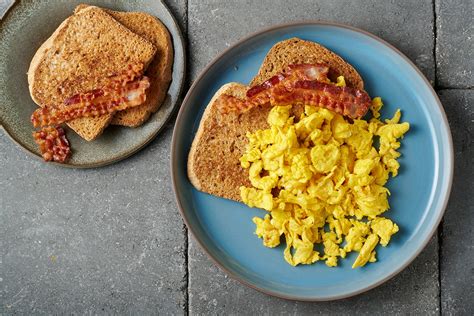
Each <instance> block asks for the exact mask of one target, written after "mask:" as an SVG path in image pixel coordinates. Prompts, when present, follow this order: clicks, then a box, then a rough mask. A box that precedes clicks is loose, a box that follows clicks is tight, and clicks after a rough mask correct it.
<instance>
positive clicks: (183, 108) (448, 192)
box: [170, 20, 454, 302]
mask: <svg viewBox="0 0 474 316" xmlns="http://www.w3.org/2000/svg"><path fill="white" fill-rule="evenodd" d="M314 25H320V26H333V27H338V28H342V29H347V30H350V31H354V32H357V33H361V34H363V35H366V36H368V37H370V38H371V39H373V40H375V41H377V42H379V43H381V44H383V45H385V46H387V47H388V48H389V49H391V50H392V51H393V52H394V53H395V54H397V55H398V56H400V57H401V58H402V59H403V60H404V61H405V62H407V63H408V65H409V66H411V67H412V68H413V69H414V70H415V72H416V73H417V74H418V75H419V76H420V77H421V79H422V80H423V81H424V83H425V84H426V86H427V87H428V90H429V92H430V94H431V95H432V96H433V97H434V99H435V101H436V102H435V103H436V106H437V107H438V108H439V110H440V113H441V120H442V121H443V123H444V125H445V126H446V127H447V130H446V131H447V143H448V146H449V148H447V149H446V150H447V159H449V166H448V170H446V171H447V175H448V179H447V187H446V191H445V192H444V193H445V197H444V200H443V201H442V203H440V206H438V209H440V211H439V212H438V214H437V218H436V220H435V222H434V225H433V227H432V228H431V229H430V231H429V233H428V235H427V237H426V239H425V240H423V241H422V243H421V245H420V246H419V247H418V249H417V250H416V251H415V253H414V254H413V255H412V256H411V257H410V258H409V259H408V260H407V261H406V262H405V263H404V264H402V265H401V266H400V267H398V268H397V269H395V270H393V271H391V272H390V273H389V274H387V275H386V276H385V277H383V278H382V279H380V280H378V281H377V282H374V283H373V284H370V285H369V286H366V287H363V288H361V289H358V290H355V291H351V292H348V293H346V294H342V295H332V296H328V297H324V298H320V297H312V298H308V297H301V296H298V295H293V296H292V295H282V294H281V293H278V292H274V291H271V290H268V289H264V288H261V287H259V286H257V285H254V284H252V283H250V282H249V281H247V280H245V279H243V278H241V277H239V276H238V275H236V274H235V273H234V272H232V271H231V270H230V269H228V268H227V267H225V266H224V265H223V264H221V263H220V262H219V261H218V259H217V258H215V257H214V256H213V255H212V254H211V253H210V252H209V251H208V249H207V248H206V246H205V244H204V243H203V241H201V240H200V238H198V236H197V234H196V233H195V231H194V229H193V228H192V226H191V225H190V224H189V221H188V218H187V216H186V213H185V211H184V208H183V205H182V204H181V201H180V199H179V197H178V190H179V188H178V186H177V172H176V170H177V169H178V168H179V166H177V163H176V161H177V160H176V156H177V133H178V129H179V128H178V126H180V125H181V120H182V116H183V115H184V114H183V113H184V112H185V111H186V110H187V108H188V107H190V105H189V104H188V102H189V98H190V97H191V93H192V92H193V91H194V89H195V87H196V85H197V83H198V82H199V81H201V79H202V78H203V77H204V75H205V74H207V72H208V71H209V69H210V68H211V67H212V66H214V64H216V63H217V62H218V61H219V60H220V59H221V58H222V57H223V56H224V55H226V54H227V53H228V52H230V51H231V50H232V49H234V48H236V47H238V46H240V45H241V44H243V43H244V42H246V41H248V40H250V39H252V38H254V37H256V36H259V35H262V34H264V33H267V32H271V31H274V30H278V29H285V28H289V27H295V26H314ZM433 106H435V105H433ZM170 158H171V159H170V167H171V168H170V169H171V181H172V187H173V193H174V196H175V200H176V204H177V205H178V209H179V212H180V214H181V217H182V218H183V220H184V222H185V224H186V227H187V229H188V230H189V231H190V232H191V234H192V236H193V237H194V240H196V241H197V243H198V244H199V246H200V247H201V249H202V250H204V252H205V253H206V254H207V256H208V258H211V260H212V261H213V262H214V264H215V265H217V266H218V267H219V268H220V269H221V270H222V271H224V272H225V273H226V274H227V275H229V276H230V277H232V278H233V279H234V280H237V281H239V282H240V283H241V284H243V285H246V286H247V287H250V288H252V289H254V290H257V291H259V292H262V293H264V294H267V295H270V296H274V297H278V298H282V299H286V300H292V301H302V302H325V301H334V300H339V299H345V298H349V297H353V296H356V295H359V294H361V293H364V292H367V291H369V290H371V289H373V288H375V287H378V286H380V285H381V284H383V283H385V282H387V281H388V280H390V279H392V278H393V277H394V276H396V275H397V274H399V273H400V272H401V271H403V270H404V269H405V268H406V267H408V266H409V265H410V264H411V263H412V262H413V260H415V258H417V257H418V256H419V254H420V253H421V252H422V251H423V249H425V248H426V245H427V244H428V243H429V241H430V240H431V238H432V237H433V235H434V234H435V232H436V231H437V229H438V227H439V224H440V222H441V219H442V218H443V215H444V213H445V210H446V207H447V204H448V201H449V197H450V195H451V191H452V183H453V173H454V149H453V140H452V133H451V129H450V126H449V122H448V120H447V116H446V112H445V111H444V108H443V106H442V103H441V101H440V99H439V97H438V95H437V93H436V91H435V90H434V88H433V86H432V85H431V83H430V82H429V81H428V79H427V78H426V76H425V75H424V74H423V73H422V72H421V70H420V69H419V68H418V67H417V66H416V65H415V64H414V63H413V62H412V61H411V60H410V59H409V58H408V57H407V56H406V55H405V54H404V53H402V52H401V51H400V50H399V49H397V48H396V47H395V46H393V45H392V44H390V43H388V42H387V41H385V40H383V39H381V38H380V37H378V36H376V35H374V34H372V33H370V32H368V31H365V30H363V29H360V28H357V27H354V26H350V25H347V24H344V23H338V22H332V21H324V20H304V21H300V22H289V23H280V24H276V25H272V26H270V27H265V28H263V29H260V30H258V31H256V32H253V33H250V34H249V35H247V36H244V37H243V38H241V39H240V40H238V41H236V42H235V43H234V44H233V45H231V46H229V47H228V48H226V49H225V50H223V51H222V52H221V53H219V54H218V55H217V56H216V57H214V58H213V59H212V61H211V62H209V63H208V64H207V65H206V67H205V68H204V69H203V70H202V71H201V72H200V73H199V75H198V76H197V77H196V79H195V80H194V81H193V84H192V85H191V87H190V88H189V90H188V91H187V93H186V96H185V98H184V100H183V102H182V104H181V107H180V109H179V112H178V115H177V117H176V121H175V125H174V128H173V135H172V139H171V156H170ZM445 181H446V180H445Z"/></svg>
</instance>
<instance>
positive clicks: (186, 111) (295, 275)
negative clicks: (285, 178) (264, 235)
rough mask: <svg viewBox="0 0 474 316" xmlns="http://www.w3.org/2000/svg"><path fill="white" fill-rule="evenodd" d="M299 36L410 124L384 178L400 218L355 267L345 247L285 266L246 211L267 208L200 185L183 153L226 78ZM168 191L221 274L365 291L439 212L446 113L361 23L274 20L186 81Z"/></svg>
mask: <svg viewBox="0 0 474 316" xmlns="http://www.w3.org/2000/svg"><path fill="white" fill-rule="evenodd" d="M291 37H299V38H302V39H305V40H311V41H315V42H319V43H321V44H323V45H324V46H326V47H328V48H329V49H331V50H333V51H334V52H336V53H338V54H340V55H341V56H342V57H343V58H344V59H345V60H347V61H348V62H349V63H351V64H352V65H353V66H354V67H355V68H356V69H357V70H358V71H359V73H360V74H361V75H362V77H363V79H364V82H365V88H366V90H367V91H368V92H369V94H370V95H371V96H381V97H382V99H383V100H384V104H385V105H384V108H383V109H382V117H383V118H386V117H391V116H392V115H393V113H394V112H395V111H396V109H397V108H400V109H401V110H402V113H403V114H402V119H403V121H407V122H410V125H411V128H410V131H409V132H408V133H407V134H406V135H405V138H404V139H403V141H402V146H401V148H400V152H401V153H402V157H401V158H400V160H399V161H400V164H401V167H400V173H399V175H398V177H396V178H394V179H391V180H390V181H389V182H388V185H387V186H388V188H389V189H390V192H391V193H392V194H391V196H390V198H389V201H390V206H391V208H390V210H389V211H388V212H387V213H384V216H387V217H389V218H391V219H393V220H394V221H395V222H396V223H397V224H398V225H399V227H400V231H399V233H397V234H396V235H394V236H393V238H392V240H391V242H390V245H389V246H388V247H381V246H378V247H377V262H376V263H371V264H368V265H367V266H364V267H363V268H359V269H352V268H351V265H352V262H353V261H354V260H355V257H356V256H357V254H356V253H350V254H349V255H348V258H347V259H345V260H340V265H339V266H338V267H336V268H329V267H327V266H326V265H325V264H324V263H321V262H317V263H315V264H313V265H303V266H297V267H292V266H290V265H289V264H288V263H287V262H285V260H284V258H283V249H284V245H280V246H279V247H276V248H266V247H264V246H263V245H262V240H261V239H259V238H257V236H256V235H255V234H254V230H255V225H254V224H253V222H252V217H254V216H259V217H263V216H264V215H265V214H266V213H267V212H266V211H264V210H260V209H256V208H249V207H247V206H246V205H244V204H242V203H237V202H234V201H230V200H225V199H222V198H219V197H215V196H211V195H209V194H205V193H202V192H199V191H197V190H196V189H195V188H194V187H193V186H192V185H191V183H190V182H189V179H188V177H187V174H186V162H187V158H188V153H189V149H190V147H191V143H192V140H193V138H194V135H195V133H196V130H197V128H198V126H199V122H200V120H201V117H202V114H203V112H204V109H205V108H206V105H207V104H208V102H209V100H210V99H211V98H212V96H213V95H214V93H215V92H216V91H217V90H218V89H219V88H220V87H221V86H222V85H223V84H225V83H227V82H233V81H234V82H242V83H248V82H250V80H251V79H252V78H253V77H254V76H255V74H256V73H257V71H258V69H259V67H260V65H261V64H262V61H263V59H264V57H265V55H266V54H267V52H268V51H269V49H270V48H271V47H272V46H273V45H274V44H275V43H277V42H279V41H282V40H285V39H288V38H291ZM171 166H172V175H173V178H172V179H173V183H174V189H175V194H176V197H177V201H178V205H179V208H180V210H181V212H182V214H183V218H184V220H185V221H186V223H187V226H188V228H189V230H190V231H191V232H192V233H193V234H194V236H195V239H196V240H197V241H198V242H199V243H200V244H201V246H202V247H203V249H204V250H205V251H206V252H207V253H208V254H209V256H210V257H211V258H212V259H214V261H215V262H216V263H217V264H219V265H220V266H221V267H222V268H223V269H225V270H226V271H227V273H228V274H229V275H231V276H233V277H235V278H236V279H238V280H240V281H242V282H243V283H245V284H247V285H249V286H252V287H254V288H256V289H258V290H260V291H263V292H265V293H268V294H271V295H275V296H279V297H284V298H288V299H296V300H309V301H321V300H334V299H340V298H344V297H348V296H352V295H356V294H358V293H361V292H363V291H367V290H369V289H371V288H373V287H375V286H377V285H379V284H381V283H383V282H385V281H386V280H388V279H389V278H391V277H392V276H394V275H395V274H397V273H398V272H400V271H401V270H402V269H403V268H405V267H406V266H407V265H408V264H409V263H410V262H411V261H412V260H413V259H414V258H415V257H416V256H417V255H418V254H419V253H420V251H421V250H422V249H423V248H424V247H425V245H426V244H427V243H428V241H429V240H430V238H431V236H432V235H433V233H434V232H435V231H436V228H437V226H438V224H439V222H440V220H441V217H442V215H443V212H444V209H445V207H446V203H447V201H448V197H449V193H450V190H451V183H452V176H453V145H452V140H451V133H450V130H449V126H448V123H447V120H446V115H445V113H444V111H443V108H442V106H441V104H440V101H439V100H438V97H437V96H436V93H435V92H434V91H433V89H432V88H431V86H430V84H429V82H428V81H427V80H426V78H425V77H424V76H423V75H422V74H421V72H420V71H419V70H418V69H417V68H416V67H415V66H414V65H413V63H411V62H410V61H409V60H408V59H407V58H406V57H405V56H404V55H402V54H401V53H400V52H399V51H398V50H396V49H395V48H394V47H392V46H391V45H389V44H387V43H386V42H384V41H382V40H381V39H379V38H377V37H376V36H374V35H372V34H369V33H367V32H364V31H361V30H358V29H355V28H352V27H348V26H344V25H340V24H334V23H321V22H314V23H311V22H307V23H297V24H290V25H282V26H277V27H274V28H271V29H268V30H265V31H262V32H259V33H257V34H254V35H252V36H250V37H248V38H246V39H243V40H241V41H240V42H239V43H237V44H235V45H234V46H233V47H231V48H229V49H228V50H226V51H225V52H224V53H223V54H222V55H221V56H219V57H218V58H216V59H215V60H214V61H213V62H212V63H211V64H210V65H209V66H208V67H207V68H206V69H205V70H204V71H203V72H202V74H201V75H200V76H199V78H198V79H197V80H196V81H195V83H194V84H193V86H192V87H191V89H190V90H189V92H188V94H187V96H186V98H185V100H184V102H183V105H182V107H181V109H180V113H179V114H178V118H177V120H176V126H175V129H174V134H173V141H172V147H171Z"/></svg>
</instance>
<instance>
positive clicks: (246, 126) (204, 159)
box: [187, 38, 363, 201]
mask: <svg viewBox="0 0 474 316" xmlns="http://www.w3.org/2000/svg"><path fill="white" fill-rule="evenodd" d="M301 52H305V54H307V55H308V56H310V58H303V59H301V58H302V57H301ZM328 52H329V53H328ZM315 62H325V63H327V64H328V65H330V67H333V65H337V67H338V68H336V69H334V71H335V72H338V73H340V74H343V75H344V76H345V77H346V82H348V83H350V84H351V85H352V86H353V87H358V88H360V87H363V81H362V79H361V77H360V75H359V74H358V73H357V72H356V71H355V69H354V68H352V66H351V65H349V64H347V63H345V62H344V61H343V60H342V58H341V57H339V56H337V55H336V54H334V53H332V52H330V51H329V50H327V49H326V48H324V47H322V46H321V45H318V44H316V43H311V42H307V41H303V40H300V39H297V38H293V39H290V40H286V41H283V42H280V43H277V44H276V45H275V46H273V47H272V49H271V50H270V51H269V53H268V54H267V56H266V57H265V60H264V62H263V64H262V66H261V68H260V70H259V72H258V74H257V76H256V77H255V78H254V79H253V80H252V83H251V85H256V84H260V83H262V82H263V81H265V80H267V79H268V78H270V77H271V76H273V75H275V74H276V73H278V72H281V71H282V70H283V69H284V68H286V66H288V65H289V64H292V63H315ZM248 88H249V87H247V86H244V85H242V84H238V83H229V84H226V85H224V86H223V87H222V88H221V89H219V90H218V91H217V92H216V94H215V95H214V97H213V98H212V99H211V101H210V102H209V104H208V106H207V107H206V110H205V111H204V114H203V116H202V118H201V122H200V125H199V128H198V131H197V133H196V136H195V137H194V141H193V143H192V146H191V150H190V152H189V156H188V166H187V167H188V178H189V179H190V181H191V183H192V184H193V185H194V186H195V187H196V189H198V190H200V191H202V192H206V193H209V194H212V195H217V196H220V197H223V198H227V199H231V200H235V201H241V198H240V189H239V188H240V186H251V184H250V180H249V177H248V170H247V169H243V168H242V167H241V166H240V160H239V159H240V157H241V156H242V155H243V154H244V153H245V151H246V146H247V144H248V140H247V137H246V133H247V132H254V131H256V130H258V129H266V128H268V127H269V125H268V123H267V116H268V113H269V111H270V109H271V106H270V105H268V106H264V107H257V108H253V109H251V110H250V111H248V112H245V113H243V114H236V113H230V114H221V113H220V112H219V111H218V109H217V106H216V99H217V98H218V97H219V96H220V95H222V94H228V95H233V96H235V97H239V98H244V97H245V93H246V91H247V89H248ZM302 111H303V106H302V105H298V106H294V107H293V108H292V112H293V113H292V115H294V116H295V117H299V115H300V114H301V113H302Z"/></svg>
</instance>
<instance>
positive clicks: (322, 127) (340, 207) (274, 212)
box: [240, 78, 410, 268]
mask: <svg viewBox="0 0 474 316" xmlns="http://www.w3.org/2000/svg"><path fill="white" fill-rule="evenodd" d="M344 84H345V83H344V79H343V78H339V79H338V85H344ZM382 105H383V103H382V100H381V99H380V98H379V97H377V98H374V99H373V100H372V107H371V111H372V114H373V118H372V119H370V121H365V120H354V121H352V122H349V121H348V120H346V119H345V118H344V117H343V116H341V115H339V114H337V113H335V112H332V111H330V110H327V109H325V108H319V107H314V106H305V108H304V113H303V114H301V117H300V118H299V119H298V120H297V122H295V118H294V117H290V110H291V107H292V106H291V105H288V106H275V107H273V108H272V110H271V111H270V113H269V115H268V119H267V120H268V123H269V125H270V128H269V129H265V130H258V131H256V132H255V133H247V138H248V140H249V144H248V148H247V151H246V153H245V154H244V155H243V156H242V157H241V159H240V162H241V165H242V167H243V168H248V169H249V178H250V182H251V184H252V187H241V188H240V193H241V198H242V200H243V202H244V203H246V204H247V205H248V206H250V207H258V208H262V209H265V210H267V211H269V214H266V215H265V216H264V217H263V218H260V217H255V218H253V222H254V223H255V225H256V230H255V233H256V235H257V236H258V237H260V238H262V239H263V244H264V245H265V246H266V247H276V246H278V245H279V244H280V242H281V237H282V236H284V237H285V241H286V248H285V250H284V258H285V260H286V261H287V262H288V263H289V264H291V265H292V266H296V265H298V264H311V263H314V262H316V261H318V260H324V261H325V263H326V265H328V266H330V267H334V266H337V263H338V259H339V258H345V257H346V255H347V253H349V252H351V251H356V252H358V253H359V255H358V257H357V258H356V260H355V262H354V263H353V265H352V268H356V267H362V266H364V265H365V264H366V263H367V262H375V261H376V251H375V247H376V246H377V245H378V244H381V245H382V246H384V247H385V246H387V245H388V243H389V242H390V238H391V236H392V235H393V234H395V233H396V232H398V230H399V228H398V226H397V224H395V223H393V222H392V221H391V220H390V219H388V218H385V217H383V216H381V215H382V214H383V213H384V212H386V211H387V210H388V209H389V207H390V206H389V203H388V195H390V192H389V190H388V189H387V188H386V187H384V185H385V184H386V183H387V180H388V179H389V177H390V176H392V177H395V176H397V174H398V168H399V167H400V165H399V163H398V161H397V158H398V157H399V156H400V153H399V152H398V151H397V149H398V148H399V147H400V142H399V141H398V139H399V138H401V137H403V135H404V134H405V133H406V132H407V131H408V129H409V128H410V125H409V124H408V123H407V122H404V123H400V122H399V121H400V116H401V113H400V110H397V111H396V112H395V114H394V116H393V118H391V119H387V120H385V122H382V121H381V120H380V119H379V118H380V114H379V111H380V109H381V107H382ZM376 138H378V142H379V146H374V140H375V139H376ZM376 147H378V148H376ZM318 244H320V245H321V246H320V247H319V248H320V249H323V252H322V253H320V252H319V251H317V250H316V249H315V245H318Z"/></svg>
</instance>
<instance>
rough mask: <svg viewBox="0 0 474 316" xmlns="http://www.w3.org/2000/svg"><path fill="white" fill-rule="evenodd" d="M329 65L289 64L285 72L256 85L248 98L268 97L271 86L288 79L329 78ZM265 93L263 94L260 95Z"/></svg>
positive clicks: (322, 79) (320, 79)
mask: <svg viewBox="0 0 474 316" xmlns="http://www.w3.org/2000/svg"><path fill="white" fill-rule="evenodd" d="M328 72H329V67H327V66H326V65H323V64H296V65H289V66H288V67H287V68H286V69H285V71H284V72H283V73H280V74H277V75H275V76H273V77H271V78H270V79H268V80H266V81H265V82H263V83H262V84H259V85H257V86H254V87H252V88H250V89H249V90H248V91H247V97H248V98H258V99H262V97H267V96H269V94H270V93H271V88H273V87H275V86H277V85H278V84H279V83H280V82H283V81H284V80H287V81H288V82H294V81H299V80H318V81H327V80H328V77H327V75H328ZM259 94H263V96H258V95H259Z"/></svg>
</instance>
